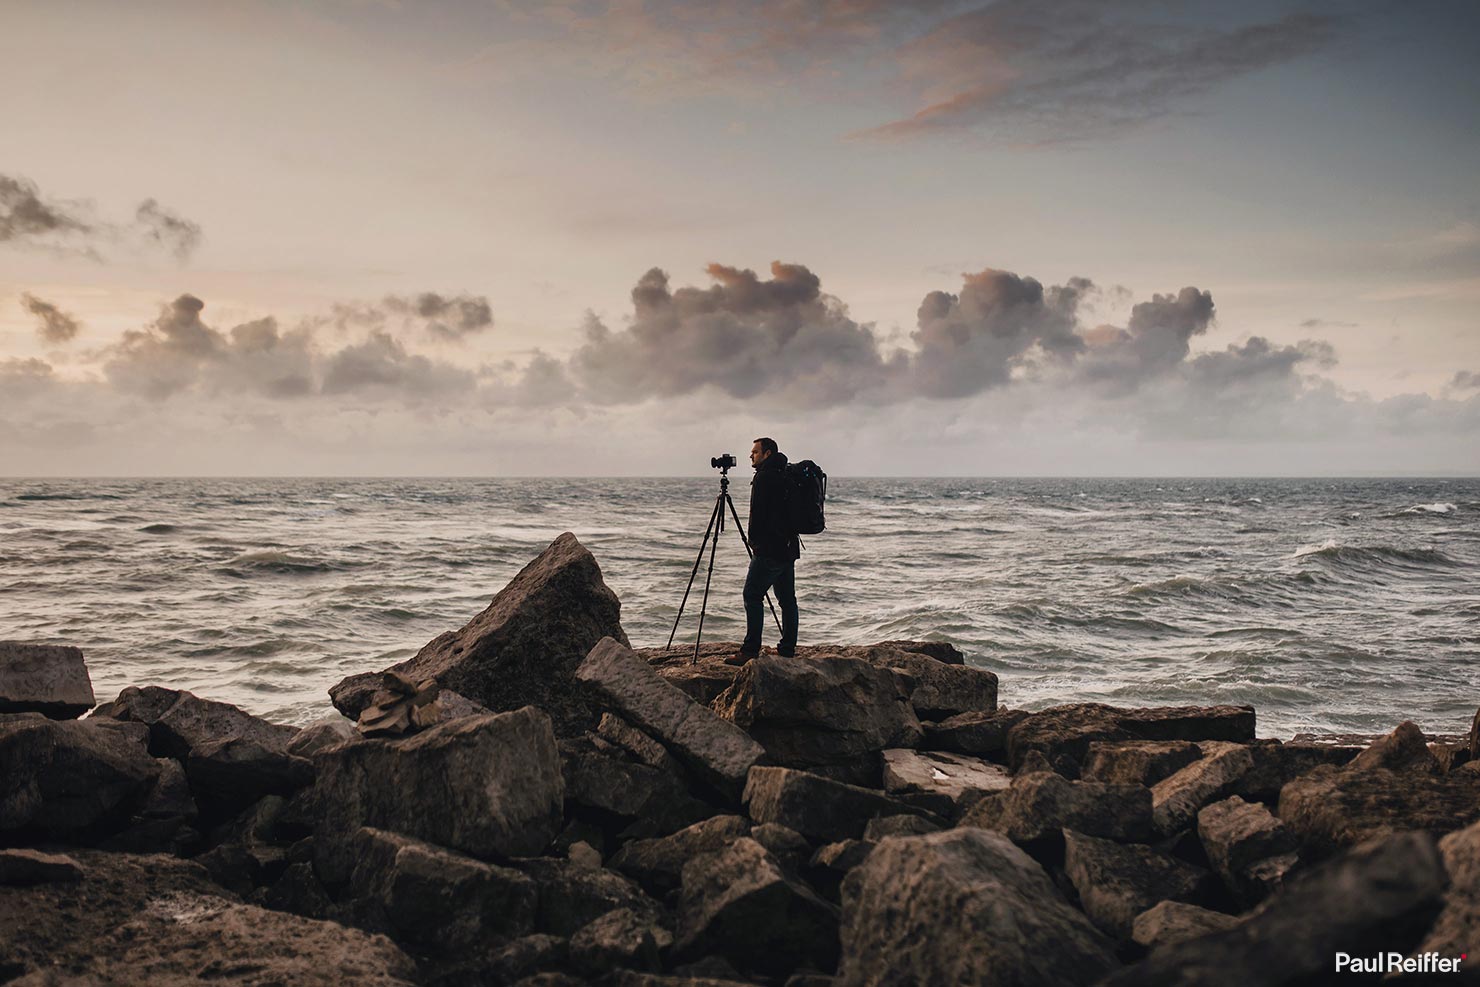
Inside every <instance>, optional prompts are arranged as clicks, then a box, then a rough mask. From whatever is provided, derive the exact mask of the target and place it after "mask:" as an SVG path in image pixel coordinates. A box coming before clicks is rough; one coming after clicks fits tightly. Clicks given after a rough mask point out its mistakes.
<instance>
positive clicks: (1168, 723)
mask: <svg viewBox="0 0 1480 987" xmlns="http://www.w3.org/2000/svg"><path fill="white" fill-rule="evenodd" d="M1253 739H1254V707H1252V706H1153V707H1146V708H1140V709H1122V708H1118V707H1115V706H1106V705H1103V704H1101V703H1076V704H1073V705H1069V706H1054V707H1051V708H1049V709H1045V710H1042V711H1040V712H1037V713H1034V714H1032V715H1031V716H1029V717H1027V718H1026V719H1024V720H1023V721H1022V722H1020V723H1018V724H1017V725H1016V726H1014V727H1013V728H1012V730H1011V731H1010V732H1009V733H1008V737H1007V749H1008V758H1009V762H1010V763H1011V764H1012V766H1013V767H1014V768H1016V767H1017V766H1018V765H1020V764H1022V762H1023V758H1025V757H1026V756H1027V755H1028V752H1029V751H1033V750H1036V751H1040V752H1041V753H1042V754H1043V755H1044V756H1045V757H1047V758H1048V759H1049V761H1050V762H1053V761H1055V760H1057V759H1058V758H1060V757H1066V758H1069V759H1070V760H1073V761H1075V762H1083V761H1084V759H1085V757H1086V755H1087V754H1088V753H1089V745H1090V744H1091V743H1093V742H1095V741H1119V740H1190V741H1194V742H1197V741H1205V740H1221V741H1228V742H1233V743H1247V742H1249V741H1252V740H1253Z"/></svg>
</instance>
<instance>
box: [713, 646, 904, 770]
mask: <svg viewBox="0 0 1480 987" xmlns="http://www.w3.org/2000/svg"><path fill="white" fill-rule="evenodd" d="M715 709H716V712H718V713H719V714H720V715H721V716H723V717H724V718H725V719H727V720H729V721H730V722H732V723H734V724H735V725H736V726H738V727H740V728H742V729H743V730H745V731H746V732H747V733H749V734H750V735H751V736H752V737H754V738H755V739H756V740H757V741H759V742H760V744H761V745H762V746H763V747H764V748H765V750H766V753H767V755H769V757H770V759H771V760H772V761H773V762H775V763H776V764H780V765H783V766H786V767H801V768H805V767H812V766H832V765H851V764H856V763H857V762H858V761H859V760H860V759H861V758H862V757H863V756H864V755H867V754H874V753H877V752H878V751H882V750H885V749H886V748H890V747H917V746H919V743H920V740H921V739H922V738H923V736H924V733H923V731H922V729H921V727H920V721H919V720H918V719H917V718H916V717H915V712H914V709H913V708H912V707H911V706H910V703H909V699H908V697H907V696H906V695H903V694H902V689H901V686H900V684H899V682H898V680H897V679H896V678H895V676H894V675H893V674H892V673H891V672H889V671H888V670H887V669H883V668H878V667H876V666H874V665H871V664H869V663H868V662H866V661H862V660H860V659H857V658H825V659H818V660H815V661H814V660H809V659H802V658H779V657H778V658H758V659H756V660H754V661H752V662H750V663H748V664H747V665H745V667H744V668H742V669H741V670H740V674H739V675H737V676H735V681H734V683H733V684H732V685H731V686H730V688H728V689H727V690H725V692H724V693H722V694H721V695H720V696H719V698H718V699H716V700H715Z"/></svg>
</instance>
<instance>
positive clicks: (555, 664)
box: [329, 532, 627, 737]
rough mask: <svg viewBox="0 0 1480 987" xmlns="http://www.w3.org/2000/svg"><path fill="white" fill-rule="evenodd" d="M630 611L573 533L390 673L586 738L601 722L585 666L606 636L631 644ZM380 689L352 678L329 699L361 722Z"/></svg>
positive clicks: (370, 679) (367, 679)
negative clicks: (546, 719)
mask: <svg viewBox="0 0 1480 987" xmlns="http://www.w3.org/2000/svg"><path fill="white" fill-rule="evenodd" d="M621 609H622V606H621V603H620V601H618V599H617V596H616V594H615V593H613V592H612V591H611V590H610V589H609V588H608V587H607V585H606V583H605V582H604V581H603V580H602V578H601V567H600V566H598V565H597V564H596V559H595V558H593V557H592V555H591V553H590V552H588V551H587V550H586V549H585V548H584V547H583V546H582V545H581V543H580V542H579V541H577V540H576V537H575V535H573V534H571V533H570V532H566V533H564V534H562V535H561V536H560V537H558V538H556V539H555V541H554V542H552V543H551V544H550V546H549V547H548V548H546V549H545V550H544V551H543V552H541V553H540V554H539V556H538V557H537V558H535V560H534V561H533V562H530V563H529V565H527V566H525V567H524V569H523V570H521V571H520V573H519V574H518V575H517V576H515V577H514V578H513V580H512V581H510V583H509V584H508V585H507V586H505V587H504V588H503V589H502V590H500V591H499V592H498V594H497V595H496V596H494V598H493V602H491V603H490V604H489V605H488V607H487V609H485V610H484V611H483V612H482V613H480V614H478V615H477V616H476V617H474V618H473V619H472V620H470V621H469V622H468V623H467V624H466V625H465V626H464V627H463V628H462V629H461V630H458V631H449V632H447V633H445V634H442V635H439V636H438V637H436V638H434V639H433V640H432V641H430V642H429V643H428V644H427V645H426V646H425V647H423V648H422V649H421V650H420V651H419V652H417V654H416V655H415V656H414V657H413V658H410V659H409V660H407V661H404V662H401V663H400V664H398V665H393V666H392V667H391V669H390V671H394V672H397V673H400V674H401V675H403V676H405V677H406V678H408V679H411V680H413V681H416V682H421V681H423V680H425V679H427V678H435V679H436V680H437V682H438V683H439V684H440V685H441V686H442V688H444V689H450V690H452V691H454V692H457V693H460V694H461V695H463V696H465V697H467V698H468V699H471V700H473V701H474V702H477V703H481V704H482V705H484V706H486V707H488V708H489V709H490V710H494V711H495V712H506V711H512V710H517V709H519V708H521V707H523V706H527V705H534V706H538V707H539V708H541V709H543V710H544V711H545V712H546V713H548V714H549V715H550V717H551V719H552V721H553V722H554V724H555V728H556V732H557V733H558V734H559V735H560V736H562V737H564V736H571V735H573V734H579V733H581V732H582V731H584V730H587V729H589V728H590V727H591V726H593V725H594V724H595V721H596V716H595V714H594V712H593V711H592V709H591V706H590V704H589V702H588V697H587V695H586V694H585V692H584V690H581V689H578V688H577V687H576V686H575V684H574V681H573V675H574V673H575V670H576V666H577V665H579V664H580V663H581V660H582V659H584V658H585V657H586V654H587V652H589V651H590V650H591V649H592V647H594V646H595V645H596V643H597V642H598V641H600V640H601V639H602V638H604V637H610V638H613V639H615V640H616V641H619V642H621V643H622V644H626V643H627V635H626V634H624V633H623V632H622V624H621ZM377 687H378V678H377V677H376V676H365V675H361V676H353V677H351V678H348V679H345V680H344V681H343V682H340V683H339V684H338V685H337V686H335V687H334V688H333V689H331V690H330V691H329V694H330V697H331V698H332V699H333V701H334V705H335V706H336V707H337V708H338V709H339V711H340V712H341V713H343V714H344V715H346V716H349V717H358V716H359V715H360V713H361V711H362V710H364V709H365V707H366V706H368V705H370V702H371V699H372V698H373V696H374V693H375V691H376V688H377Z"/></svg>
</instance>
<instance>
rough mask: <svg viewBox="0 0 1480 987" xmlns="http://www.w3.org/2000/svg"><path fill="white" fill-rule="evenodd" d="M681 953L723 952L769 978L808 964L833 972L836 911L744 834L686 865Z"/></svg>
mask: <svg viewBox="0 0 1480 987" xmlns="http://www.w3.org/2000/svg"><path fill="white" fill-rule="evenodd" d="M673 950H674V954H675V956H677V957H678V958H680V959H688V960H694V959H698V958H699V957H702V956H710V955H715V954H718V955H720V956H722V957H724V958H725V959H726V960H728V961H729V962H731V963H733V964H735V965H736V966H737V967H739V968H741V969H744V970H753V971H757V972H761V973H766V974H770V975H772V976H776V975H781V974H786V973H789V972H791V971H793V970H795V969H796V968H797V967H799V966H801V965H803V964H811V965H813V966H814V967H817V968H820V969H824V970H831V969H832V968H833V966H834V964H835V963H836V962H837V956H838V915H837V911H836V909H835V908H834V907H833V906H832V905H830V904H829V903H827V902H826V901H824V900H823V899H822V898H820V897H818V896H817V894H816V892H814V891H813V890H812V889H811V888H809V887H807V886H806V885H805V884H802V883H800V882H799V881H796V880H795V879H793V878H790V877H788V876H787V875H786V874H785V873H784V872H783V871H782V869H781V866H780V865H779V864H778V863H777V862H776V860H775V858H773V857H772V856H771V855H770V854H769V853H768V852H767V851H766V849H765V847H763V846H761V845H760V844H759V843H757V842H756V841H755V840H752V839H749V838H748V837H742V838H741V839H738V840H735V841H734V842H733V843H731V844H730V845H729V846H727V847H725V848H724V849H723V850H720V851H719V852H717V853H707V854H701V855H700V856H698V857H695V858H694V859H693V860H691V861H689V862H688V864H686V865H685V866H684V869H683V890H682V893H681V896H680V899H679V907H678V930H677V935H676V937H675V939H674V943H673Z"/></svg>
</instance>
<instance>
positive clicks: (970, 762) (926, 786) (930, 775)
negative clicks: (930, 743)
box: [883, 748, 1012, 819]
mask: <svg viewBox="0 0 1480 987" xmlns="http://www.w3.org/2000/svg"><path fill="white" fill-rule="evenodd" d="M883 756H884V791H885V792H887V793H888V794H889V795H892V796H894V797H895V798H898V799H901V800H904V801H907V802H910V803H911V804H914V805H923V806H925V807H927V808H929V809H931V810H932V811H934V812H936V813H937V814H939V815H941V816H944V817H946V818H948V819H954V818H956V817H957V816H959V815H960V814H961V813H962V812H963V811H965V810H966V809H969V808H971V806H973V805H975V804H976V802H977V801H978V800H979V799H981V798H982V796H984V795H991V794H994V793H996V792H1000V791H1003V790H1005V789H1006V788H1007V787H1008V785H1010V784H1011V783H1012V778H1011V776H1010V775H1008V773H1007V771H1006V770H1005V769H1004V768H1002V767H1001V766H999V765H996V764H992V763H990V762H987V761H983V760H981V759H980V758H975V757H966V756H964V755H961V754H950V753H946V752H945V751H915V750H910V749H909V748H897V749H895V750H887V751H885V752H884V755H883Z"/></svg>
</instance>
